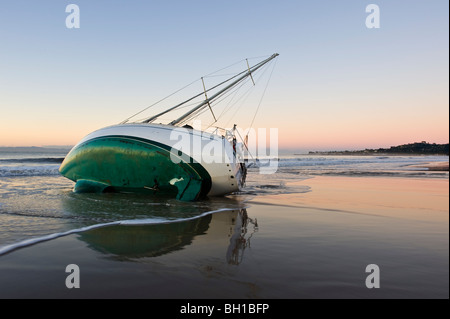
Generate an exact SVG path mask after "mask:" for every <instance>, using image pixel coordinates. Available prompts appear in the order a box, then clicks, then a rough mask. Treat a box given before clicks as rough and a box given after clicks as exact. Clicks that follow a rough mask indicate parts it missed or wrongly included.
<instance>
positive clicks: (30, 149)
mask: <svg viewBox="0 0 450 319" xmlns="http://www.w3.org/2000/svg"><path fill="white" fill-rule="evenodd" d="M70 149H71V146H47V147H38V146H15V147H4V146H0V153H20V152H24V153H63V152H66V153H68V152H69V151H70Z"/></svg>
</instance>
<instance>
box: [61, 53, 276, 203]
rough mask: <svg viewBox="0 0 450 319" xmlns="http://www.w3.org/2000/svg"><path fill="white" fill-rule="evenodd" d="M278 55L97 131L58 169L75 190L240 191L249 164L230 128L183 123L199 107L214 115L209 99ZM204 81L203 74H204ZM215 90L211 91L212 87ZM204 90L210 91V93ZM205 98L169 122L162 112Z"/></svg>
mask: <svg viewBox="0 0 450 319" xmlns="http://www.w3.org/2000/svg"><path fill="white" fill-rule="evenodd" d="M277 56H278V54H277V53H275V54H273V55H271V56H270V57H269V58H266V59H265V60H263V61H261V62H259V63H257V64H255V65H253V66H251V67H250V65H249V64H248V60H247V68H246V69H245V70H243V71H241V72H239V73H237V74H235V75H233V76H232V77H230V78H228V79H226V80H225V81H222V82H221V83H219V84H217V85H215V86H214V87H212V88H210V89H208V90H207V89H206V87H205V85H204V82H203V88H204V90H203V92H201V93H199V94H197V95H195V96H194V97H192V98H189V99H188V100H185V101H183V102H181V103H178V104H176V105H175V106H172V107H169V108H167V109H165V110H163V111H162V112H159V113H158V114H155V115H152V116H151V117H149V118H146V119H145V120H143V121H140V122H129V121H128V120H126V121H124V122H122V123H120V124H115V125H112V126H108V127H104V128H101V129H99V130H96V131H94V132H92V133H90V134H88V135H87V136H85V137H84V138H83V139H81V140H80V141H79V142H78V143H77V144H76V145H75V146H74V147H73V148H72V149H71V151H70V152H69V153H68V154H67V156H66V157H65V159H64V161H63V162H62V164H61V166H60V168H59V172H60V173H61V174H62V175H63V176H65V177H66V178H68V179H70V180H72V181H74V182H75V186H74V191H75V192H96V193H102V192H144V193H151V194H156V195H168V196H174V197H176V198H177V199H179V200H183V201H196V200H201V199H204V198H206V197H210V196H222V195H227V194H230V193H233V192H236V191H239V190H240V189H241V188H242V187H243V186H244V184H245V179H246V174H247V168H246V166H245V163H244V158H243V152H242V149H243V147H245V145H243V143H237V136H236V125H234V127H233V129H231V130H222V132H223V133H222V134H220V133H219V131H218V129H216V131H214V132H207V131H205V130H202V129H201V128H195V125H194V126H192V125H189V124H187V123H188V121H192V120H193V119H195V117H196V116H197V115H198V114H200V113H201V112H203V111H205V110H206V111H208V110H210V111H211V112H212V114H213V115H214V113H213V110H212V106H213V101H215V100H217V99H219V98H221V97H223V96H224V95H225V94H226V93H227V92H230V90H232V89H233V88H235V87H236V86H237V85H239V84H240V83H242V82H243V81H244V80H246V79H248V78H251V79H252V81H253V75H254V73H255V72H256V71H257V70H259V69H261V68H262V67H263V66H265V65H266V64H267V63H268V62H270V61H271V60H273V59H274V58H276V57H277ZM202 81H203V78H202ZM213 89H214V90H213ZM208 92H213V93H214V94H212V95H211V96H209V97H208ZM203 95H204V97H205V98H204V99H203V100H202V101H201V102H200V103H198V104H196V105H195V106H194V107H191V108H190V109H189V110H188V111H187V112H185V113H184V114H182V115H181V116H178V117H175V118H173V119H172V120H171V121H170V122H169V123H167V124H162V123H156V122H157V121H158V119H160V118H161V117H162V116H167V115H168V114H171V113H172V112H174V111H175V110H179V109H182V108H183V107H186V105H187V102H190V101H192V100H193V99H194V98H196V97H199V96H203Z"/></svg>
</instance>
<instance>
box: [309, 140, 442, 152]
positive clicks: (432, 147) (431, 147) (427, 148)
mask: <svg viewBox="0 0 450 319" xmlns="http://www.w3.org/2000/svg"><path fill="white" fill-rule="evenodd" d="M309 154H311V155H314V154H319V155H372V154H378V155H379V154H387V155H402V154H410V155H449V144H436V143H433V144H430V143H427V142H425V141H424V142H420V143H411V144H404V145H399V146H391V147H390V148H378V149H365V150H359V151H327V152H309Z"/></svg>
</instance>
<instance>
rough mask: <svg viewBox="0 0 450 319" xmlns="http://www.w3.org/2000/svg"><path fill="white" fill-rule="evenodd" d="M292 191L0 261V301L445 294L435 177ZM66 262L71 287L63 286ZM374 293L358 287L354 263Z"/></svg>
mask: <svg viewBox="0 0 450 319" xmlns="http://www.w3.org/2000/svg"><path fill="white" fill-rule="evenodd" d="M298 183H299V184H301V185H306V186H309V187H310V189H311V191H310V192H307V193H303V194H289V195H272V196H258V197H256V198H254V199H252V200H250V201H249V202H248V207H247V209H242V210H235V211H223V212H219V213H214V214H212V215H209V216H204V217H202V218H200V219H197V220H193V221H189V222H183V223H174V224H166V225H140V226H123V225H122V226H110V227H104V228H99V229H95V230H91V231H87V232H83V233H79V234H72V235H68V236H65V237H61V238H58V239H55V240H51V241H47V242H42V243H39V244H36V245H33V246H30V247H26V248H22V249H18V250H15V251H13V252H11V253H8V254H6V255H3V256H0V298H152V299H178V298H181V299H196V298H202V299H259V298H264V299H266V298H270V299H280V298H282V299H302V298H357V299H359V298H449V287H448V281H449V275H448V274H449V256H448V254H449V241H448V236H449V232H448V231H449V220H448V217H449V204H448V200H449V183H448V180H447V179H413V178H377V177H316V178H311V179H307V180H304V181H301V182H298ZM69 264H77V265H78V266H79V269H80V288H72V289H69V288H67V287H66V278H67V277H68V276H69V273H66V272H65V269H66V266H67V265H69ZM369 264H376V265H378V267H379V269H380V288H372V289H369V288H367V286H366V278H367V276H369V273H366V271H365V270H366V266H367V265H369Z"/></svg>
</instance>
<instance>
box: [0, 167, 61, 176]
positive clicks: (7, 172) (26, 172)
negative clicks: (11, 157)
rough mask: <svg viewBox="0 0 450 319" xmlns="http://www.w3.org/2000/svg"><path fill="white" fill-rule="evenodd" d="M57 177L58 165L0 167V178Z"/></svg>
mask: <svg viewBox="0 0 450 319" xmlns="http://www.w3.org/2000/svg"><path fill="white" fill-rule="evenodd" d="M52 175H59V165H20V166H16V165H14V166H0V177H17V176H52Z"/></svg>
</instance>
